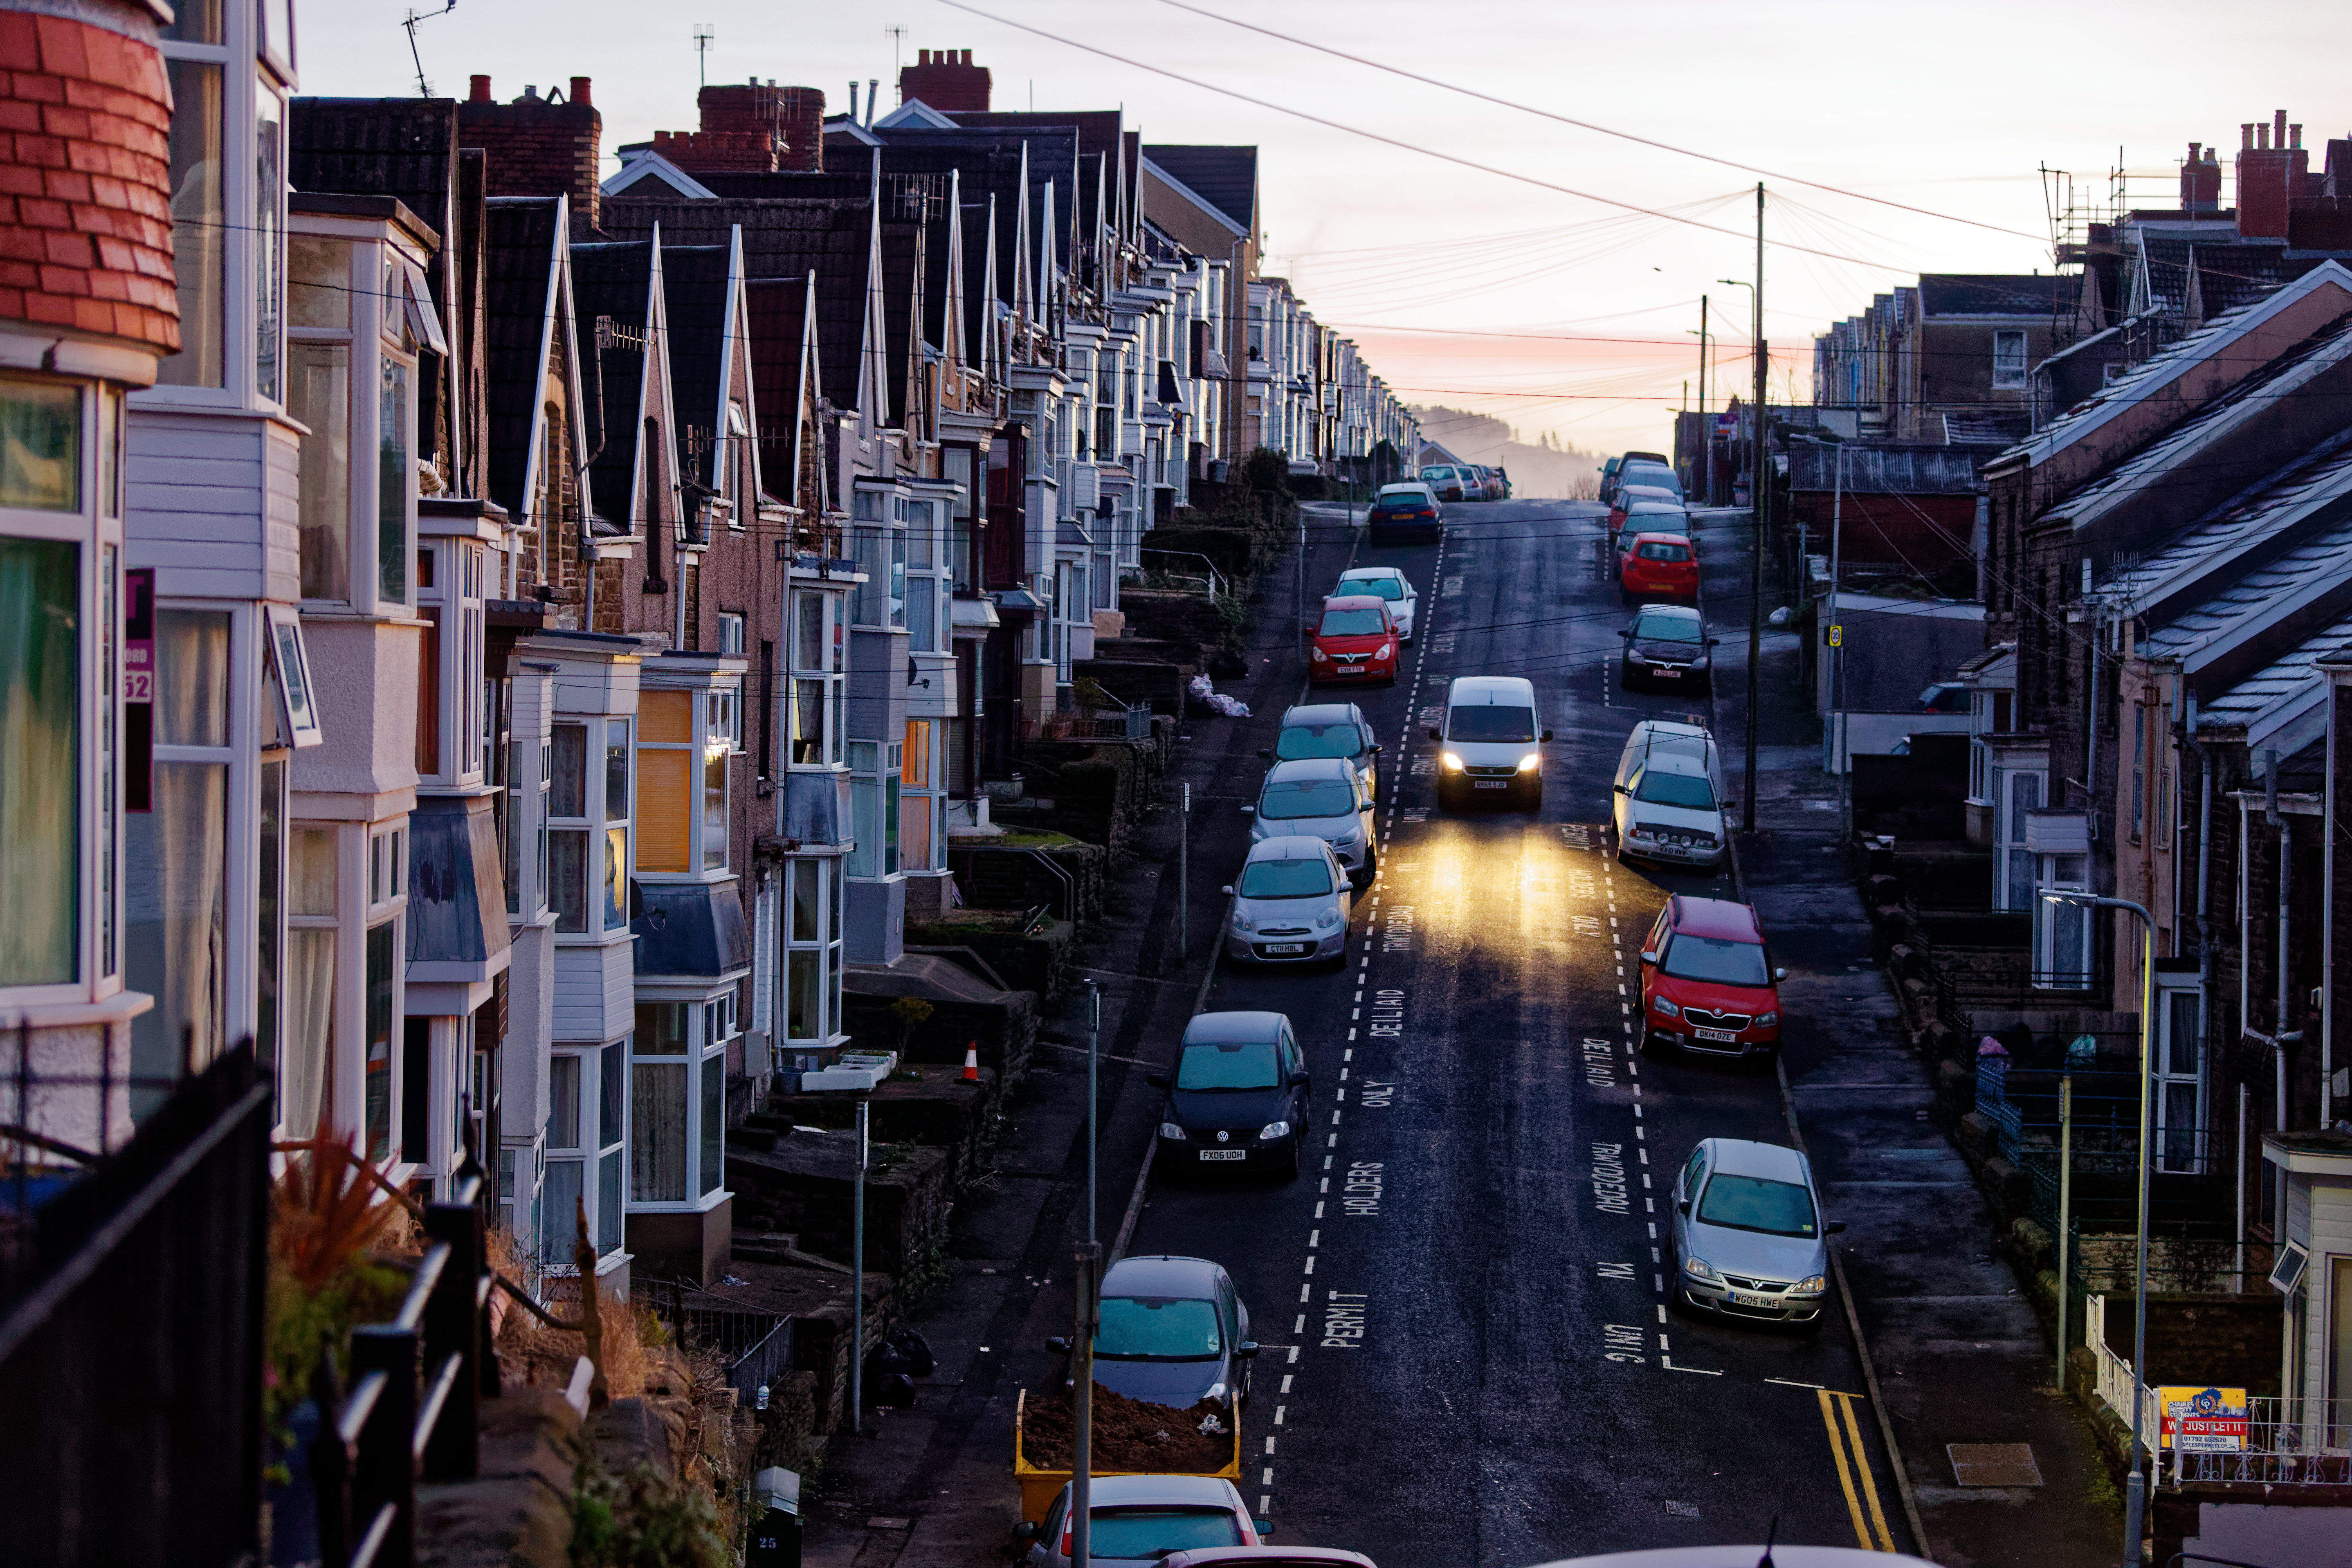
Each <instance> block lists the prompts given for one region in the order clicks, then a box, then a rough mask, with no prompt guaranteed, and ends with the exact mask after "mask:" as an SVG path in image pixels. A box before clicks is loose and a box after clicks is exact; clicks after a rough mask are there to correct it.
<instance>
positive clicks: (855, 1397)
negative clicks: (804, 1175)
mask: <svg viewBox="0 0 2352 1568" xmlns="http://www.w3.org/2000/svg"><path fill="white" fill-rule="evenodd" d="M866 1106H867V1102H866V1100H862V1099H861V1100H858V1102H857V1178H856V1183H855V1184H854V1186H855V1191H856V1196H855V1198H853V1199H852V1207H851V1210H850V1217H849V1429H850V1430H851V1431H852V1432H855V1433H856V1434H857V1435H859V1436H865V1432H866V1424H865V1419H864V1414H865V1410H866Z"/></svg>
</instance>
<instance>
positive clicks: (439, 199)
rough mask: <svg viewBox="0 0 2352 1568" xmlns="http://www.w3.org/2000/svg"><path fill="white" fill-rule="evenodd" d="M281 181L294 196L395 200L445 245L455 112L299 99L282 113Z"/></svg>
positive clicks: (388, 101)
mask: <svg viewBox="0 0 2352 1568" xmlns="http://www.w3.org/2000/svg"><path fill="white" fill-rule="evenodd" d="M286 177H287V180H288V182H289V184H292V185H293V187H294V188H295V189H296V190H298V191H310V192H317V193H320V194H322V195H349V196H396V197H398V198H399V199H400V200H401V202H402V203H403V204H404V205H406V206H407V207H408V209H409V210H410V211H411V212H413V213H415V215H416V216H419V217H421V218H423V219H424V220H425V222H426V223H429V224H431V225H432V226H433V227H434V228H435V229H436V231H438V232H439V233H440V234H441V236H442V237H443V239H444V241H445V242H446V240H447V238H448V237H449V229H450V211H449V206H450V192H451V191H452V190H453V189H455V188H456V185H457V104H456V103H455V102H454V101H453V100H449V99H446V98H425V99H417V98H298V99H296V100H294V101H293V103H292V104H291V105H289V108H288V110H287V113H286ZM434 271H435V273H436V276H435V277H434V278H433V284H434V287H435V288H436V289H437V288H439V287H440V279H439V278H438V276H437V272H438V269H437V268H436V269H434Z"/></svg>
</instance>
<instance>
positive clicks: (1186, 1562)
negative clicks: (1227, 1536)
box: [1160, 1532, 1378, 1568]
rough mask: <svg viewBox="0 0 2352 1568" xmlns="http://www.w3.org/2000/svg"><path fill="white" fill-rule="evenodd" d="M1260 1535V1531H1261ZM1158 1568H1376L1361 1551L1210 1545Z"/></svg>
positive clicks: (1173, 1556)
mask: <svg viewBox="0 0 2352 1568" xmlns="http://www.w3.org/2000/svg"><path fill="white" fill-rule="evenodd" d="M1261 1533H1263V1532H1261ZM1160 1568H1378V1565H1377V1564H1375V1563H1373V1562H1372V1560H1371V1559H1370V1558H1369V1557H1367V1556H1365V1555H1364V1554H1363V1553H1362V1552H1342V1551H1340V1550H1339V1548H1338V1547H1336V1546H1223V1547H1218V1546H1211V1547H1203V1548H1202V1549H1201V1550H1200V1551H1198V1552H1171V1553H1170V1554H1169V1555H1168V1556H1167V1557H1166V1558H1164V1559H1163V1560H1161V1562H1160Z"/></svg>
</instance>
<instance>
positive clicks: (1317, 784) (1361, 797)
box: [1242, 757, 1380, 888]
mask: <svg viewBox="0 0 2352 1568" xmlns="http://www.w3.org/2000/svg"><path fill="white" fill-rule="evenodd" d="M1242 809H1243V810H1244V811H1245V812H1248V813H1249V814H1250V815H1251V816H1253V817H1255V819H1256V820H1255V821H1254V822H1252V823H1251V825H1250V841H1251V842H1252V843H1255V842H1257V841H1258V840H1260V839H1264V838H1281V837H1286V836H1288V835H1290V834H1294V833H1303V834H1307V835H1310V836H1312V837H1317V838H1320V839H1322V840H1323V841H1324V842H1326V843H1328V844H1329V845H1330V846H1331V853H1333V854H1334V855H1337V856H1338V857H1339V864H1340V865H1341V866H1343V867H1345V868H1347V871H1348V878H1349V880H1350V881H1352V882H1354V883H1355V884H1356V886H1357V887H1358V888H1369V887H1370V886H1371V883H1372V878H1373V876H1374V874H1375V873H1377V872H1378V871H1379V870H1380V851H1379V850H1377V849H1376V848H1374V847H1373V844H1372V797H1371V795H1370V793H1369V792H1368V791H1367V790H1365V788H1364V787H1363V784H1361V783H1360V781H1359V780H1358V778H1357V776H1356V768H1355V764H1354V763H1349V762H1347V761H1346V760H1344V759H1342V758H1339V757H1307V758H1301V759H1300V760H1299V761H1297V762H1295V763H1275V764H1274V766H1273V767H1272V768H1270V769H1268V770H1267V771H1266V775H1265V783H1264V784H1260V785H1259V786H1258V794H1257V804H1256V805H1245V806H1244V807H1242Z"/></svg>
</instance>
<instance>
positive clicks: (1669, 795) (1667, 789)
mask: <svg viewBox="0 0 2352 1568" xmlns="http://www.w3.org/2000/svg"><path fill="white" fill-rule="evenodd" d="M1633 798H1634V799H1635V800H1640V801H1647V802H1648V803H1649V804H1650V805H1679V806H1682V807H1684V808H1685V809H1686V810H1689V811H1713V810H1714V809H1715V789H1714V786H1713V785H1711V784H1708V783H1707V782H1706V780H1705V779H1703V778H1694V777H1693V776H1692V775H1690V774H1689V773H1660V772H1659V771H1658V770H1657V769H1655V768H1648V769H1645V770H1643V773H1642V782H1641V783H1640V784H1635V785H1634V786H1633Z"/></svg>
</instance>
